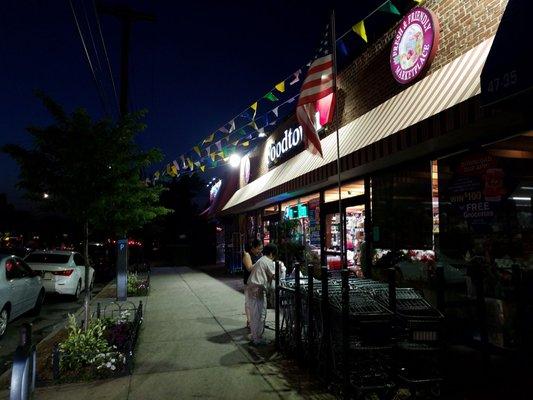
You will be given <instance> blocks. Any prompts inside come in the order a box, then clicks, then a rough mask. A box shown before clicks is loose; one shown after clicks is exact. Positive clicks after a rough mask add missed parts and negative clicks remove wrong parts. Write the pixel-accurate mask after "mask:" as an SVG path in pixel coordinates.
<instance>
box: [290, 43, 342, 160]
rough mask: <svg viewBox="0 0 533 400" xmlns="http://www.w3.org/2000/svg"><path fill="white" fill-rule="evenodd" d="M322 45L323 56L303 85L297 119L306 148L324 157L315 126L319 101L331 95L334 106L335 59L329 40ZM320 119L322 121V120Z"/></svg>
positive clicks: (309, 72)
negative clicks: (328, 43)
mask: <svg viewBox="0 0 533 400" xmlns="http://www.w3.org/2000/svg"><path fill="white" fill-rule="evenodd" d="M321 44H322V47H321V48H320V50H319V51H320V53H322V55H321V56H320V57H318V58H317V59H315V60H314V61H313V62H312V63H311V65H310V66H309V70H308V71H307V76H306V78H305V80H304V82H303V84H302V89H301V91H300V98H299V99H298V105H297V106H296V117H297V118H298V122H299V123H300V125H302V129H303V139H304V144H305V147H306V148H307V149H308V150H309V151H310V152H311V153H313V154H320V156H321V157H322V156H323V155H322V146H321V145H320V137H319V136H318V132H317V129H316V126H315V121H316V117H315V115H316V113H317V110H318V109H319V108H320V107H319V101H320V100H321V99H324V98H325V97H327V96H330V95H331V96H330V99H331V101H330V104H334V102H333V96H334V94H333V93H334V89H335V88H334V87H333V57H332V55H331V50H330V49H329V48H328V47H329V46H327V40H325V41H323V42H322V43H321ZM324 53H326V54H324ZM330 112H331V110H328V114H329V113H330ZM320 119H321V120H322V118H320ZM328 119H329V118H328Z"/></svg>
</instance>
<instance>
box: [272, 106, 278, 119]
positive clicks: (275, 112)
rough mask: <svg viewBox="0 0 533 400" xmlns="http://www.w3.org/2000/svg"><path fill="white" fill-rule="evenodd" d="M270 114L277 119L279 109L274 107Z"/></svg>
mask: <svg viewBox="0 0 533 400" xmlns="http://www.w3.org/2000/svg"><path fill="white" fill-rule="evenodd" d="M272 112H273V113H274V115H275V116H276V117H277V116H278V113H279V107H276V108H274V109H273V110H272Z"/></svg>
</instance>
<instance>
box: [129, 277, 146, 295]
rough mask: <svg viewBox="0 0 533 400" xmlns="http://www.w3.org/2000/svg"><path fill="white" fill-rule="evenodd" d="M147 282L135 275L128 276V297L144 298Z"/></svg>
mask: <svg viewBox="0 0 533 400" xmlns="http://www.w3.org/2000/svg"><path fill="white" fill-rule="evenodd" d="M147 293H148V281H147V280H146V279H145V278H142V277H140V276H139V275H138V274H136V273H129V274H128V296H146V295H147Z"/></svg>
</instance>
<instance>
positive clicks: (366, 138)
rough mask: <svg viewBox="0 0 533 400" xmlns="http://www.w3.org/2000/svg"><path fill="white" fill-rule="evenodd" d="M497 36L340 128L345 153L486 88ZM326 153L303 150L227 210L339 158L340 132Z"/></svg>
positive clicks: (326, 143)
mask: <svg viewBox="0 0 533 400" xmlns="http://www.w3.org/2000/svg"><path fill="white" fill-rule="evenodd" d="M492 40H493V37H492V38H490V39H487V40H485V41H484V42H482V43H481V44H479V45H478V46H476V47H474V48H473V49H471V50H469V51H468V52H466V53H465V54H463V55H461V56H460V57H458V58H456V59H455V60H453V61H452V62H450V63H449V64H447V65H445V66H444V67H442V68H440V69H438V70H437V71H435V72H433V73H432V74H431V75H429V76H427V77H426V78H424V79H423V80H421V81H420V82H417V83H416V84H414V85H412V86H410V87H408V88H407V89H405V90H404V91H402V92H401V93H399V94H397V95H396V96H394V97H392V98H391V99H389V100H387V101H385V102H384V103H382V104H380V105H379V106H377V107H376V108H374V109H372V110H370V111H369V112H367V113H366V114H364V115H362V116H360V117H359V118H357V119H356V120H354V121H352V122H350V123H349V124H347V125H345V126H344V127H342V128H341V129H340V130H339V137H340V153H341V154H340V156H341V157H343V156H345V155H347V154H350V153H353V152H354V151H357V150H359V149H362V148H364V147H365V146H368V145H370V144H372V143H374V142H376V141H378V140H381V139H383V138H385V137H387V136H389V135H392V134H394V133H396V132H398V131H401V130H403V129H405V128H408V127H409V126H411V125H414V124H416V123H418V122H419V121H423V120H425V119H426V118H429V117H431V116H433V115H435V114H438V113H440V112H441V111H444V110H446V109H448V108H450V107H453V106H454V105H456V104H459V103H461V102H463V101H465V100H468V99H469V98H471V97H473V96H476V95H478V94H479V93H480V92H481V88H480V75H481V70H482V68H483V65H484V63H485V60H486V58H487V54H488V52H489V50H490V47H491V44H492ZM321 143H322V150H323V154H324V158H320V157H319V156H315V155H313V154H311V153H310V152H308V151H303V152H301V153H300V154H298V155H296V156H295V157H293V158H291V159H290V160H288V161H286V162H285V163H283V164H281V165H279V166H277V167H276V168H274V169H272V170H270V171H269V172H268V173H266V174H264V175H262V176H261V177H259V178H258V179H256V180H255V181H253V182H250V183H249V184H248V185H246V186H244V187H242V188H241V189H239V190H238V191H237V192H235V194H234V195H233V196H232V198H231V199H230V200H229V201H228V203H227V204H226V205H225V206H224V209H223V210H227V209H230V208H232V207H235V206H237V205H239V204H241V203H242V202H244V201H247V200H250V199H252V198H253V197H255V196H257V195H258V194H260V193H262V192H264V191H266V190H268V189H270V188H273V187H276V186H279V185H282V184H284V183H285V182H288V181H290V180H292V179H294V178H297V177H298V176H300V175H303V174H306V173H308V172H310V171H313V170H315V169H317V168H319V167H321V166H323V165H326V164H329V163H330V162H332V161H335V160H336V158H337V147H336V135H334V134H330V135H329V136H327V137H325V138H324V139H322V141H321Z"/></svg>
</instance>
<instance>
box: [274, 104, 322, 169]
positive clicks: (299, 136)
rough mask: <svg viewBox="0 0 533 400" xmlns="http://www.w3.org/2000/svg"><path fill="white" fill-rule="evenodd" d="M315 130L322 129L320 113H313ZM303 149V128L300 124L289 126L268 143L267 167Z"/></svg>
mask: <svg viewBox="0 0 533 400" xmlns="http://www.w3.org/2000/svg"><path fill="white" fill-rule="evenodd" d="M315 126H317V130H320V129H322V125H321V124H320V114H319V113H318V112H317V113H316V115H315ZM302 150H303V129H302V127H301V126H298V127H297V128H290V129H287V130H285V132H283V136H282V137H281V138H279V139H278V140H277V141H276V142H274V143H272V144H271V145H270V148H269V149H268V157H267V158H268V167H269V168H270V167H273V166H275V165H278V164H280V163H281V162H284V161H286V160H287V159H288V158H290V157H292V156H293V155H295V154H297V153H299V152H300V151H302Z"/></svg>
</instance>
